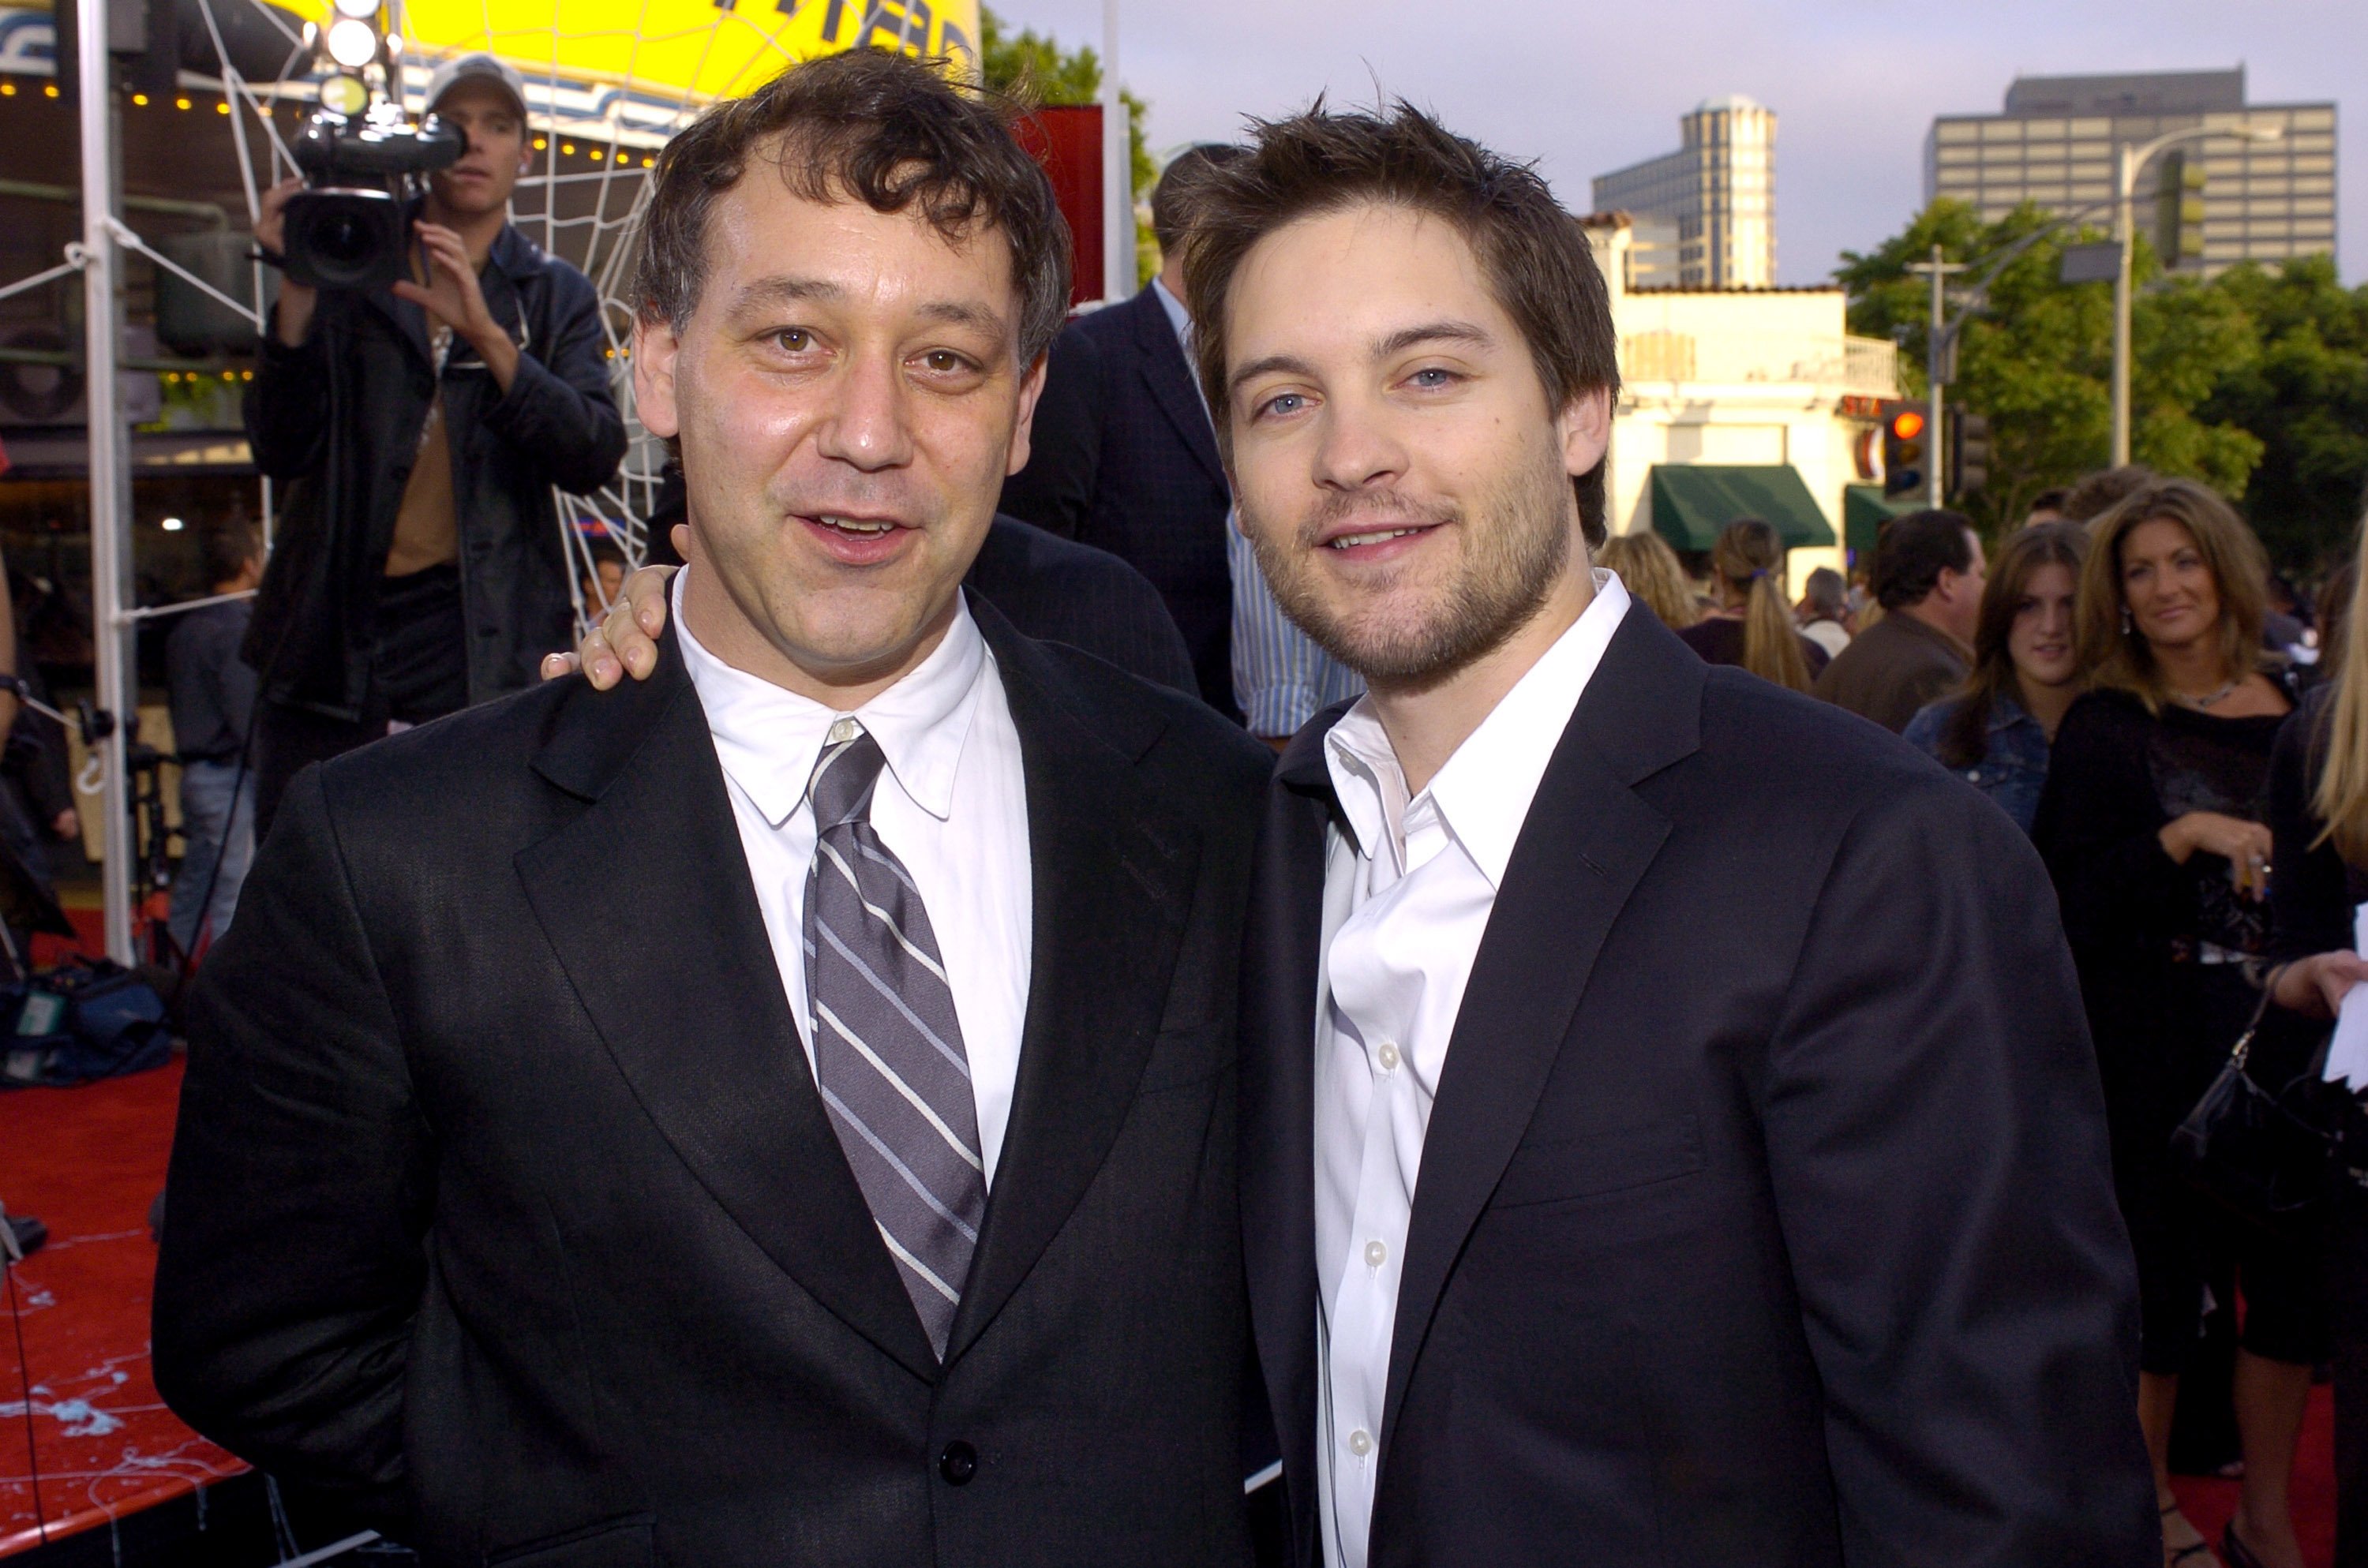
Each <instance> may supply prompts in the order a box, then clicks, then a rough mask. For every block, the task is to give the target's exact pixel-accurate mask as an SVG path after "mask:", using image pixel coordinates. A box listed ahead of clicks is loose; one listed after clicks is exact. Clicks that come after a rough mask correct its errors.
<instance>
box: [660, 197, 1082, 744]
mask: <svg viewBox="0 0 2368 1568" xmlns="http://www.w3.org/2000/svg"><path fill="white" fill-rule="evenodd" d="M1018 310H1019V296H1018V293H1017V292H1016V290H1015V289H1014V286H1013V281H1012V274H1011V257H1010V248H1009V246H1008V245H1007V244H1005V243H1004V242H1003V240H1002V239H1001V238H1000V237H999V236H998V235H997V234H996V233H994V232H992V231H985V232H975V233H973V234H972V235H971V236H970V237H969V238H968V240H967V241H965V242H964V243H962V244H950V243H948V241H947V240H945V239H944V238H942V237H941V236H940V235H939V233H938V232H937V231H936V230H935V229H933V228H931V227H930V226H929V224H928V222H926V220H924V219H923V218H922V217H921V216H919V215H918V214H917V213H916V212H915V211H912V210H907V211H905V212H902V213H885V212H879V211H875V210H872V209H871V207H869V206H867V205H865V204H864V203H862V202H860V201H842V202H816V201H809V200H806V199H803V198H800V197H797V196H793V195H791V193H790V192H789V191H788V190H787V189H786V188H785V187H783V185H782V184H781V182H780V180H779V179H778V178H776V177H774V176H773V174H772V172H771V165H769V163H768V161H767V160H764V159H761V158H760V159H757V160H753V161H752V163H751V165H750V170H749V173H748V174H747V175H746V176H745V177H743V178H742V179H741V180H740V182H739V183H738V184H737V185H736V186H734V187H733V188H732V189H731V190H730V191H729V192H727V193H726V194H725V195H724V196H723V197H722V198H721V199H718V200H717V202H716V203H715V206H714V210H712V213H711V214H710V216H709V219H708V223H707V229H706V274H705V279H704V282H703V284H702V285H701V287H700V293H699V299H698V304H697V306H696V308H695V309H694V310H693V311H692V312H691V314H690V317H689V320H688V321H687V322H686V323H685V324H684V325H683V328H682V330H681V331H680V332H679V333H678V334H677V332H676V331H675V330H674V329H673V328H672V327H670V326H668V325H667V324H666V323H665V322H663V321H651V320H648V319H644V320H643V321H642V322H640V323H639V324H637V326H636V328H635V334H634V345H635V348H634V356H633V380H634V390H635V392H636V395H637V398H638V402H639V407H640V412H641V415H642V420H643V424H644V425H645V426H648V427H649V428H650V429H651V430H652V431H654V432H655V433H656V434H658V435H659V436H662V437H663V436H673V437H677V438H678V439H679V441H680V443H681V448H682V466H683V476H684V479H685V482H686V483H687V486H688V492H689V520H690V528H689V533H690V540H691V549H690V551H689V556H690V561H691V563H692V571H691V573H690V575H689V580H688V582H687V583H686V585H685V588H684V594H685V615H686V618H687V619H689V621H690V622H691V625H692V630H693V631H695V632H696V634H697V635H698V637H699V638H700V641H701V642H704V643H705V644H706V645H707V646H708V647H710V648H711V649H712V650H713V651H714V652H715V653H717V655H718V656H720V657H722V658H723V659H724V660H726V661H727V662H729V663H731V664H733V665H735V666H737V667H739V668H741V669H744V670H746V671H749V672H750V673H752V674H755V675H758V676H763V677H764V678H766V679H768V680H772V681H774V682H776V684H779V685H782V686H787V687H791V689H792V690H801V691H804V692H805V693H806V694H808V695H810V696H814V697H816V698H817V699H824V700H828V701H830V702H832V703H833V704H834V705H835V706H838V707H842V708H851V707H854V706H857V705H859V704H860V702H861V701H862V700H864V699H865V698H866V697H867V696H868V695H869V693H870V692H871V691H874V690H878V689H880V688H882V687H885V686H887V685H890V684H893V683H894V681H895V680H896V679H898V678H900V677H901V676H903V675H904V674H905V672H907V671H909V670H910V669H912V668H913V667H914V666H915V665H917V664H919V663H920V662H921V660H923V659H924V658H926V657H928V653H929V651H930V650H931V649H932V648H934V647H935V646H936V645H937V642H938V640H939V637H941V636H942V635H943V633H944V631H945V629H946V627H947V626H948V625H949V624H950V623H951V620H952V618H953V611H954V603H955V595H956V594H957V593H958V592H959V590H960V585H961V583H962V574H964V573H965V572H967V571H968V570H969V569H970V564H971V561H972V559H973V557H974V556H976V555H977V553H978V550H979V547H980V545H981V544H982V543H983V542H984V541H985V538H986V530H987V528H988V525H989V524H990V523H991V522H992V521H993V518H994V516H995V506H996V498H997V496H998V494H1000V492H1001V487H1002V483H1003V479H1004V476H1005V475H1006V474H1008V473H1010V472H1015V471H1016V470H1017V469H1019V467H1020V466H1021V465H1022V464H1024V463H1025V462H1026V461H1027V459H1028V440H1027V428H1028V418H1029V415H1030V412H1031V411H1032V409H1033V408H1034V406H1035V400H1036V393H1037V392H1038V391H1039V390H1040V389H1041V388H1042V383H1043V373H1042V365H1041V363H1040V364H1039V365H1038V366H1036V367H1034V368H1033V369H1031V368H1030V367H1028V366H1026V365H1023V364H1022V363H1021V362H1020V361H1019V327H1018V323H1017V319H1016V318H1017V312H1018Z"/></svg>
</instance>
